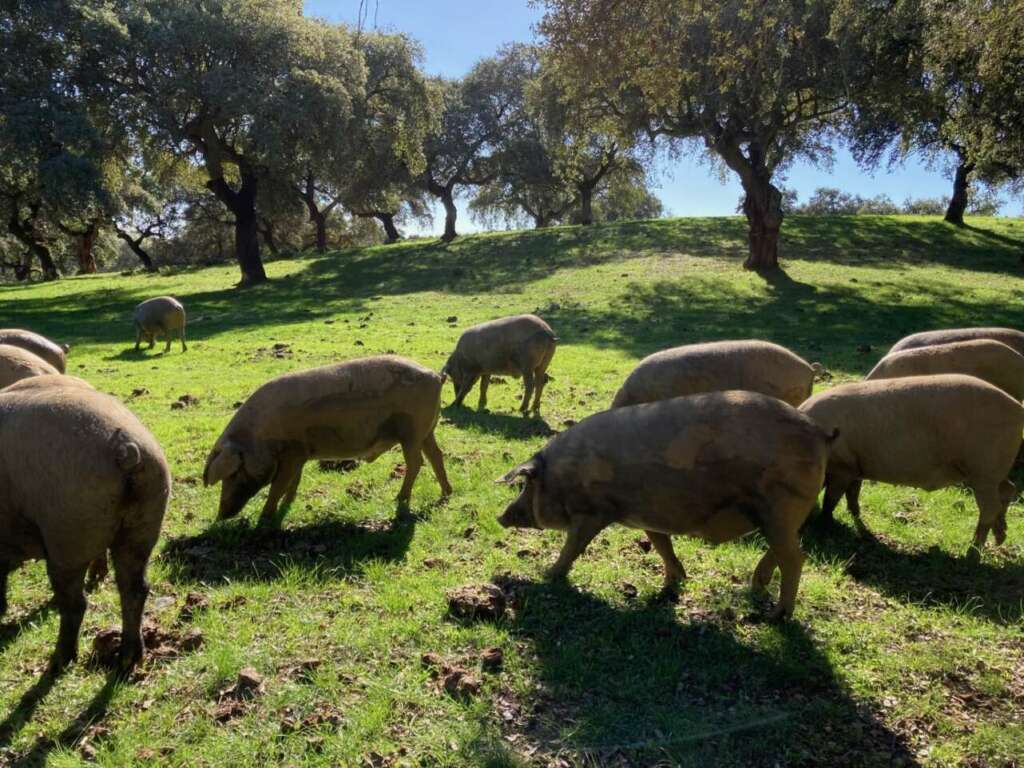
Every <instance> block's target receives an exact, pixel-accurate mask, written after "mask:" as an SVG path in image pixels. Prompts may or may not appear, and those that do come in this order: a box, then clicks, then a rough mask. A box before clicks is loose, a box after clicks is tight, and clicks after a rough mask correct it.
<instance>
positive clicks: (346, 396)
mask: <svg viewBox="0 0 1024 768" xmlns="http://www.w3.org/2000/svg"><path fill="white" fill-rule="evenodd" d="M440 407H441V377H440V376H439V375H438V374H437V373H435V372H434V371H431V370H430V369H428V368H425V367H423V366H421V365H419V364H418V363H416V362H414V361H412V360H408V359H405V358H401V357H396V356H381V357H369V358H361V359H358V360H350V361H347V362H343V363H337V364H335V365H327V366H322V367H320V368H313V369H310V370H306V371H297V372H294V373H288V374H285V375H283V376H279V377H277V378H276V379H273V380H271V381H269V382H267V383H266V384H264V385H263V386H262V387H260V388H259V389H258V390H256V392H254V393H253V394H252V396H251V397H250V398H249V399H248V400H247V401H246V402H245V403H244V404H243V405H242V407H241V408H239V410H238V411H237V413H236V414H235V416H234V418H233V419H232V420H231V422H230V423H229V425H228V428H227V429H226V430H225V435H227V436H233V435H236V434H239V433H242V434H244V435H245V436H247V437H248V438H249V439H254V440H271V441H284V442H296V443H301V444H304V445H310V443H311V441H312V443H317V442H322V441H324V440H327V441H328V442H331V443H332V444H333V445H332V446H327V447H324V450H326V451H327V452H328V453H337V452H339V451H341V452H345V451H346V450H358V449H360V448H362V447H365V446H366V445H367V444H369V443H372V442H373V439H374V437H375V436H377V435H379V434H381V431H382V429H383V428H384V427H385V425H390V424H398V426H399V427H402V426H405V427H406V428H408V429H411V430H413V431H415V432H422V433H423V434H424V435H425V434H426V433H427V432H429V431H430V429H432V428H433V426H434V424H435V423H436V422H437V418H438V416H439V414H440ZM312 447H314V448H316V446H315V445H314V446H312ZM313 453H314V454H316V453H318V451H316V450H314V451H313Z"/></svg>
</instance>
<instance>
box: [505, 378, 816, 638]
mask: <svg viewBox="0 0 1024 768" xmlns="http://www.w3.org/2000/svg"><path fill="white" fill-rule="evenodd" d="M829 439H830V438H828V437H827V436H826V434H825V432H824V431H823V430H822V429H821V428H820V427H818V426H817V425H816V424H815V423H814V422H813V421H811V420H810V419H809V418H807V417H806V416H803V415H802V414H800V413H799V412H798V411H797V410H796V409H795V408H793V407H792V406H790V405H787V404H786V403H784V402H782V401H781V400H778V399H776V398H773V397H768V396H766V395H761V394H757V393H753V392H736V391H733V392H714V393H709V394H703V395H691V396H688V397H676V398H672V399H670V400H662V401H659V402H656V403H647V404H643V405H634V406H627V407H623V408H617V409H615V410H611V411H605V412H603V413H598V414H596V415H594V416H591V417H589V418H587V419H584V420H583V421H581V422H580V423H579V424H577V425H576V426H573V427H571V428H570V429H568V430H566V431H565V432H562V433H561V434H560V435H558V436H556V437H555V438H554V439H552V440H551V441H550V442H549V443H548V444H547V445H546V446H545V447H544V448H543V449H541V450H540V451H539V452H538V453H536V454H534V456H533V457H532V458H530V459H529V460H528V461H526V462H524V463H522V464H520V465H519V466H517V467H515V468H514V469H513V470H511V471H510V472H509V473H508V474H507V475H505V476H504V477H503V478H502V481H503V482H507V483H512V482H514V481H515V479H516V478H518V477H523V478H525V483H524V485H523V488H522V492H521V493H520V494H519V497H518V498H517V499H516V500H515V501H513V502H512V503H511V504H510V505H509V506H508V508H507V509H506V510H505V513H504V514H503V515H501V517H499V518H498V522H499V523H501V524H502V525H503V526H505V527H510V526H514V527H529V528H544V529H547V528H553V529H556V530H563V531H565V532H566V539H565V544H564V545H563V547H562V552H561V554H560V555H559V557H558V560H557V561H556V562H555V564H554V565H553V566H552V567H551V568H550V570H549V571H548V575H549V576H550V577H563V576H565V575H566V574H567V573H568V572H569V570H570V568H571V567H572V564H573V562H574V561H575V560H576V558H577V557H579V556H580V555H581V554H582V553H583V551H584V549H585V548H586V546H587V545H588V544H589V543H590V541H591V540H592V539H593V538H594V536H596V535H597V534H598V533H599V532H600V531H601V530H602V529H603V528H605V527H607V526H609V525H611V524H612V523H621V524H622V525H626V526H629V527H631V528H642V529H644V530H649V531H656V532H658V533H661V534H663V538H662V539H656V540H655V541H654V544H655V547H656V548H657V550H658V554H659V555H661V558H662V560H663V562H664V564H665V586H666V587H668V588H671V587H672V586H673V585H674V584H675V583H676V582H678V581H679V580H680V579H682V578H684V577H685V572H684V570H683V565H682V563H680V562H679V560H678V558H677V557H676V556H675V553H674V552H673V551H672V547H671V545H669V546H668V547H664V546H662V543H663V542H668V541H669V538H668V537H669V536H670V535H672V534H687V535H690V536H696V537H698V538H702V539H704V540H705V541H708V542H711V543H719V542H723V541H729V540H731V539H735V538H738V537H740V536H744V535H746V534H748V533H751V532H752V531H756V530H760V531H762V532H763V533H764V536H765V538H766V539H767V540H768V546H769V550H768V552H767V554H765V556H764V557H763V558H762V559H761V561H760V563H759V564H758V566H757V568H756V569H755V571H754V575H753V579H752V587H753V588H754V589H755V590H758V591H763V590H764V589H765V588H766V587H767V585H768V583H769V582H770V581H771V578H772V574H773V573H774V571H775V568H776V566H778V567H779V568H780V569H781V571H782V590H781V596H780V599H779V603H778V606H777V607H776V608H775V610H774V611H773V612H772V616H773V618H782V617H785V616H790V615H792V613H793V608H794V605H795V602H796V593H797V587H798V585H799V581H800V571H801V568H802V564H803V559H804V558H803V554H802V552H801V551H800V540H799V539H800V534H799V531H800V527H801V526H802V525H803V523H804V521H805V520H806V519H807V516H808V515H809V514H810V511H811V507H812V506H813V505H814V501H815V499H816V498H817V495H818V491H819V490H820V488H821V483H822V481H823V479H824V477H825V464H826V460H827V456H828V444H829Z"/></svg>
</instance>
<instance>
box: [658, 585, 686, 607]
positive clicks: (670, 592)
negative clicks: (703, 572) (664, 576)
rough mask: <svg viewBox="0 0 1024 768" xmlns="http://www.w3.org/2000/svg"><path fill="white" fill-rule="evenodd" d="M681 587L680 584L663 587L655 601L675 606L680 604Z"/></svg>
mask: <svg viewBox="0 0 1024 768" xmlns="http://www.w3.org/2000/svg"><path fill="white" fill-rule="evenodd" d="M679 587H680V584H679V583H678V582H677V583H675V584H665V585H663V586H662V588H661V589H660V590H659V591H658V594H657V596H656V598H655V600H656V601H657V602H659V603H669V604H671V605H675V604H676V603H678V602H679V592H680V589H679Z"/></svg>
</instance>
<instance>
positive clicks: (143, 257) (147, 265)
mask: <svg viewBox="0 0 1024 768" xmlns="http://www.w3.org/2000/svg"><path fill="white" fill-rule="evenodd" d="M114 232H115V233H116V234H117V236H118V237H119V238H121V239H122V240H124V241H125V242H126V243H128V247H129V248H130V249H131V251H132V253H134V254H135V255H136V256H138V257H139V261H141V262H142V266H143V268H144V269H145V270H146V271H147V272H156V267H154V266H153V259H152V258H150V256H149V254H148V253H146V251H145V249H144V248H143V247H142V240H143V238H141V237H139V238H133V237H132V236H131V235H129V234H128V233H127V232H125V231H124V230H123V229H121V228H120V227H117V226H115V227H114Z"/></svg>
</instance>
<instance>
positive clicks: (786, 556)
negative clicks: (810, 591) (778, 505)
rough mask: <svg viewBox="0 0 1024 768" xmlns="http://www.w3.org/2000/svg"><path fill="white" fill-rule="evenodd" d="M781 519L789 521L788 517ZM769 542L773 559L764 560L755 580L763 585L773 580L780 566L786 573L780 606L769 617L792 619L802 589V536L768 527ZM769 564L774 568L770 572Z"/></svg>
mask: <svg viewBox="0 0 1024 768" xmlns="http://www.w3.org/2000/svg"><path fill="white" fill-rule="evenodd" d="M779 517H780V519H786V518H785V516H784V515H780V516H779ZM764 534H765V538H767V539H768V546H769V547H770V548H771V549H770V556H771V560H769V559H768V557H769V555H765V556H764V557H763V558H761V562H760V563H758V565H757V568H756V569H754V578H755V580H758V581H760V580H761V579H763V578H764V577H765V576H766V575H767V576H768V577H769V578H770V577H771V574H772V573H773V572H774V570H775V568H774V563H778V566H779V570H780V571H781V572H782V586H781V589H780V590H779V602H778V604H777V605H776V606H775V608H774V609H772V611H771V612H770V613H769V614H768V618H769V620H771V621H778V620H781V619H786V618H789V617H790V616H792V615H793V610H794V609H795V608H796V593H797V590H798V589H799V588H800V573H801V571H802V570H803V565H804V553H803V552H802V551H801V550H800V536H799V533H798V532H797V531H796V530H785V529H783V528H781V527H780V526H778V525H766V526H765V530H764ZM769 563H771V564H772V567H771V570H769Z"/></svg>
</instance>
